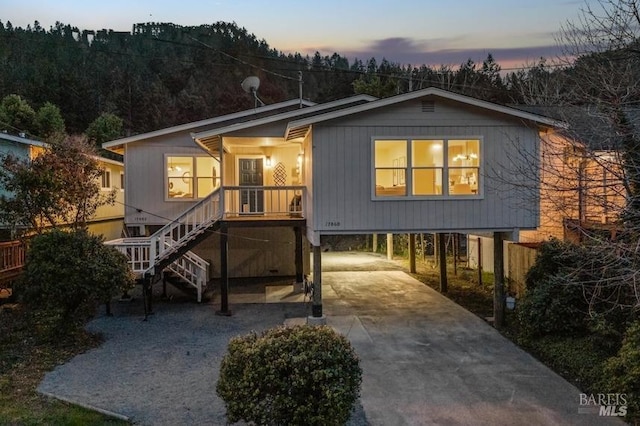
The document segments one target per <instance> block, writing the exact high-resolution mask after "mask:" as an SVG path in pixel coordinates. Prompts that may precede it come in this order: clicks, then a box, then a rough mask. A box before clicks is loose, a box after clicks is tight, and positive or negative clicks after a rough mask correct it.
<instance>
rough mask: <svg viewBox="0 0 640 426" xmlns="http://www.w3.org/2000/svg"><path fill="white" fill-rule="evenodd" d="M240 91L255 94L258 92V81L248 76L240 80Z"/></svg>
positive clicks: (253, 76) (256, 78)
mask: <svg viewBox="0 0 640 426" xmlns="http://www.w3.org/2000/svg"><path fill="white" fill-rule="evenodd" d="M241 86H242V90H244V91H245V92H247V93H252V94H253V93H255V92H257V91H258V87H260V79H259V78H258V77H256V76H255V75H252V76H249V77H247V78H245V79H244V80H242V84H241Z"/></svg>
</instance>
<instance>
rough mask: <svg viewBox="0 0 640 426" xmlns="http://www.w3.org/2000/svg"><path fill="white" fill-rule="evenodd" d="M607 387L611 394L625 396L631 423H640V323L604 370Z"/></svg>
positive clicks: (630, 329)
mask: <svg viewBox="0 0 640 426" xmlns="http://www.w3.org/2000/svg"><path fill="white" fill-rule="evenodd" d="M604 380H605V386H606V388H607V390H608V392H610V393H622V394H625V396H626V400H627V416H626V420H627V421H628V422H629V423H633V422H639V421H640V322H635V323H633V324H632V325H631V326H630V327H629V328H628V329H627V332H626V334H625V338H624V340H623V342H622V347H621V348H620V351H619V352H618V355H617V356H615V357H612V358H610V359H609V360H608V361H607V363H606V364H605V368H604Z"/></svg>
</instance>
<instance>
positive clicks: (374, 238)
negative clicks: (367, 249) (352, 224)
mask: <svg viewBox="0 0 640 426" xmlns="http://www.w3.org/2000/svg"><path fill="white" fill-rule="evenodd" d="M371 249H372V251H373V252H374V253H377V252H378V234H373V247H371Z"/></svg>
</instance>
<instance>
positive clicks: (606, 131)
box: [467, 107, 626, 289]
mask: <svg viewBox="0 0 640 426" xmlns="http://www.w3.org/2000/svg"><path fill="white" fill-rule="evenodd" d="M529 109H531V107H529ZM533 111H536V112H543V113H545V114H549V115H552V116H556V117H562V118H565V119H570V120H569V121H570V122H571V127H567V128H566V129H563V130H562V131H559V132H554V133H552V134H545V133H542V134H541V135H540V139H541V149H540V158H539V161H538V162H537V165H536V169H537V173H538V175H539V181H540V195H539V197H540V203H539V204H540V224H539V226H538V227H537V228H536V229H534V230H523V231H522V232H520V233H519V234H518V235H515V238H514V239H513V240H512V241H510V242H509V243H507V244H506V245H505V250H504V251H505V263H506V264H507V267H506V271H507V276H508V277H510V278H513V279H514V280H515V281H518V283H517V284H516V287H518V288H519V289H521V288H522V282H521V281H522V279H523V277H522V274H523V273H524V272H526V269H527V266H528V265H529V264H530V263H531V262H532V260H533V259H535V256H531V255H529V254H527V253H526V250H521V249H516V251H517V252H518V254H514V256H515V257H510V255H509V251H510V247H511V243H524V244H525V245H526V246H527V247H530V248H531V250H533V247H536V246H537V245H539V244H540V243H541V242H544V241H547V240H549V239H551V238H557V239H560V240H565V241H573V242H579V241H582V240H584V239H585V236H586V235H587V234H591V235H593V234H597V235H598V236H599V237H604V238H607V237H609V238H611V237H615V234H616V228H617V226H618V225H619V223H620V214H621V212H622V211H623V209H624V207H625V205H626V197H625V189H624V185H623V182H622V177H623V175H624V173H623V171H622V170H621V164H622V161H621V159H620V158H619V153H618V151H617V150H616V149H615V144H616V142H615V141H612V140H611V138H612V135H614V136H615V134H616V133H615V132H614V131H612V130H611V129H610V127H609V126H607V124H606V122H605V121H604V120H603V119H602V118H601V117H598V116H594V115H592V114H591V113H590V111H589V110H588V109H584V108H580V109H572V110H570V111H571V114H570V115H571V116H570V117H567V112H566V109H562V112H564V114H560V112H559V111H558V109H553V108H540V107H537V108H533ZM532 167H533V166H529V167H528V168H529V171H526V170H525V171H523V173H524V174H527V175H528V176H533V175H534V173H532V172H531V169H532ZM467 247H468V261H469V266H470V267H473V268H477V267H478V264H479V260H480V262H481V263H482V264H481V266H482V269H483V270H484V271H487V272H493V261H494V259H493V241H492V239H491V238H488V237H486V236H485V237H483V236H481V235H469V236H468V241H467ZM511 262H513V263H514V265H513V270H514V271H515V272H517V273H514V276H513V277H511V276H510V275H511V269H512V268H511V266H512V265H510V263H511ZM523 264H524V266H523Z"/></svg>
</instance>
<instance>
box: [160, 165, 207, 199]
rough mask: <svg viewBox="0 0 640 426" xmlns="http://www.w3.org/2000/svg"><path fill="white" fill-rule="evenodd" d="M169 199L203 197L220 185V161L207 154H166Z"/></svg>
mask: <svg viewBox="0 0 640 426" xmlns="http://www.w3.org/2000/svg"><path fill="white" fill-rule="evenodd" d="M165 162H166V164H165V166H166V170H167V180H166V194H167V198H169V199H195V198H204V197H206V196H207V195H209V194H210V193H211V192H212V191H213V190H214V189H216V188H218V187H219V186H220V162H219V161H218V159H217V158H213V157H209V156H185V155H180V156H177V155H176V156H173V155H172V156H166V157H165Z"/></svg>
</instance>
